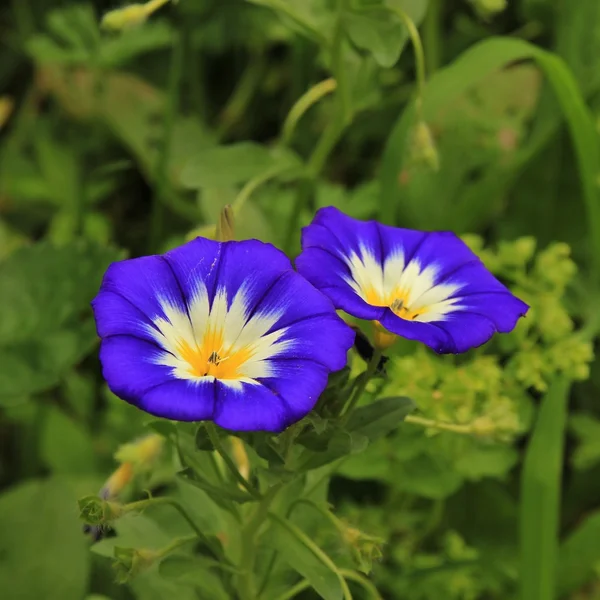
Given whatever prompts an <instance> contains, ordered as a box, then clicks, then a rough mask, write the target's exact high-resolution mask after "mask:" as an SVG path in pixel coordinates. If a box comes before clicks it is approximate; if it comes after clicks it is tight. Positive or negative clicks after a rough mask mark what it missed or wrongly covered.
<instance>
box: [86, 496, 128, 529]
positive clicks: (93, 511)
mask: <svg viewBox="0 0 600 600" xmlns="http://www.w3.org/2000/svg"><path fill="white" fill-rule="evenodd" d="M78 505H79V516H80V518H81V520H82V521H84V522H85V523H87V524H88V525H105V524H107V523H110V522H111V521H114V520H116V519H118V518H119V517H121V516H122V515H123V514H124V512H125V510H124V507H123V505H122V504H119V503H118V502H111V501H110V500H104V499H102V498H100V497H98V496H85V498H81V500H79V502H78Z"/></svg>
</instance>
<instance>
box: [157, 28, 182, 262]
mask: <svg viewBox="0 0 600 600" xmlns="http://www.w3.org/2000/svg"><path fill="white" fill-rule="evenodd" d="M174 36H175V39H174V40H173V49H172V50H171V64H170V69H169V82H168V94H167V102H166V108H165V110H166V112H165V121H164V129H163V139H162V145H161V148H160V151H159V155H158V159H157V161H156V175H155V187H156V190H155V194H154V201H153V204H152V215H151V219H150V238H149V244H148V245H149V249H150V252H153V251H155V250H156V248H157V246H158V243H159V240H160V238H161V233H162V225H163V219H164V214H163V213H164V204H166V203H167V202H168V201H169V198H170V195H169V192H168V188H169V157H170V154H171V143H172V138H173V127H174V125H175V120H176V118H177V112H178V110H179V101H180V90H181V85H180V84H181V80H182V78H183V69H184V60H185V52H184V50H185V44H184V40H183V37H182V36H181V35H180V34H179V33H174Z"/></svg>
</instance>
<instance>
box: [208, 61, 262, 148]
mask: <svg viewBox="0 0 600 600" xmlns="http://www.w3.org/2000/svg"><path fill="white" fill-rule="evenodd" d="M264 70H265V59H264V56H263V55H262V54H258V55H255V56H254V57H252V58H251V59H250V64H249V65H248V66H247V67H246V70H245V71H244V73H243V75H242V77H241V79H240V81H239V83H238V85H237V87H236V88H235V90H234V92H233V94H232V95H231V97H230V99H229V100H228V102H227V105H226V106H225V108H224V109H223V112H222V113H221V116H220V126H219V130H218V136H219V138H223V137H224V136H225V135H227V133H228V132H229V131H230V130H231V128H232V127H233V126H234V125H235V124H236V123H237V122H238V121H239V119H240V118H241V117H242V116H243V115H244V113H245V112H246V109H247V108H248V106H249V104H250V101H251V100H252V97H253V96H254V94H255V93H256V90H257V89H258V86H259V85H260V82H261V81H262V78H263V75H264Z"/></svg>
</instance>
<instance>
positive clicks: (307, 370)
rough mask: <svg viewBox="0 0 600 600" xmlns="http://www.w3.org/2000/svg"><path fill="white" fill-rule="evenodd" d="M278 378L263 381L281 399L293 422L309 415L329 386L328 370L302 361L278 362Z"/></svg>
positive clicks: (310, 362) (275, 361) (276, 362)
mask: <svg viewBox="0 0 600 600" xmlns="http://www.w3.org/2000/svg"><path fill="white" fill-rule="evenodd" d="M273 362H274V363H275V364H276V376H275V377H270V378H267V379H264V380H263V383H264V385H266V386H267V387H268V388H269V389H270V390H272V391H273V392H275V393H276V394H277V395H278V396H279V397H281V398H282V399H283V401H284V403H285V405H286V406H287V408H288V411H289V412H290V414H291V422H294V421H297V420H299V419H301V418H302V417H303V416H305V415H306V414H308V413H309V412H310V411H311V410H312V409H313V407H314V406H315V404H316V403H317V400H318V399H319V396H320V395H321V394H322V392H323V390H324V389H325V387H326V386H327V375H328V371H329V370H328V369H327V368H326V367H325V366H323V365H315V364H314V362H313V361H310V360H302V359H297V360H294V359H290V360H277V359H275V360H274V361H273Z"/></svg>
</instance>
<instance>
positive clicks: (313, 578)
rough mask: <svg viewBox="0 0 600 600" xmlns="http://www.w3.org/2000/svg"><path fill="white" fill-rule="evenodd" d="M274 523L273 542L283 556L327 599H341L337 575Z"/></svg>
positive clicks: (271, 539)
mask: <svg viewBox="0 0 600 600" xmlns="http://www.w3.org/2000/svg"><path fill="white" fill-rule="evenodd" d="M272 523H273V535H272V536H269V539H268V543H270V544H272V545H273V546H274V548H275V550H276V551H277V552H278V554H279V555H280V556H281V558H282V559H283V560H284V561H285V562H286V563H287V564H288V565H289V566H290V567H291V568H292V569H294V571H296V572H298V573H300V575H302V577H304V578H305V579H307V580H308V581H309V582H310V584H311V585H312V587H313V588H314V589H315V590H316V591H317V593H318V594H319V595H320V596H321V598H324V599H325V600H341V598H342V588H341V586H340V582H339V579H338V577H337V575H336V574H335V573H334V572H333V571H331V569H329V568H327V567H326V566H325V565H324V564H323V563H322V562H321V561H320V560H319V559H318V558H317V557H316V556H315V555H314V554H313V552H312V551H311V550H309V549H308V548H307V547H306V546H305V545H304V544H303V543H302V542H300V541H299V540H298V539H297V538H296V537H295V536H293V535H291V534H290V532H289V531H288V530H287V529H286V528H285V527H283V526H282V525H280V524H279V523H278V522H277V521H272Z"/></svg>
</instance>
